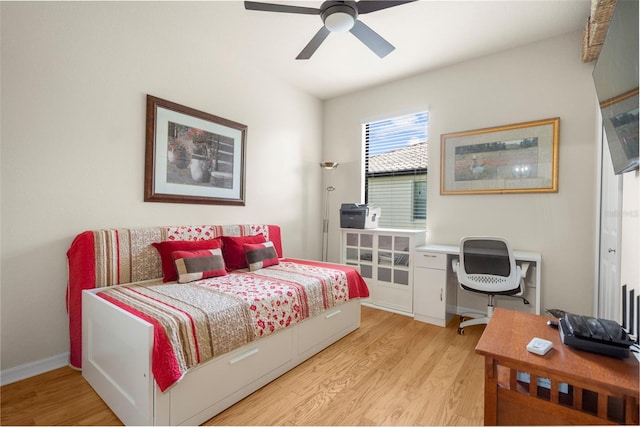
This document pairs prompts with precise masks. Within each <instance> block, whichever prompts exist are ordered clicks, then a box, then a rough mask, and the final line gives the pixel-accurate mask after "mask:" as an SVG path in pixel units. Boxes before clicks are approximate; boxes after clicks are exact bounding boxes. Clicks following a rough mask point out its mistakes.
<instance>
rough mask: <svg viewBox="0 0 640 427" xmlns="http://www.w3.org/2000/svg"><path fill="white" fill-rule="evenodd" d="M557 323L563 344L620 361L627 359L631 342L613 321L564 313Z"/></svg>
mask: <svg viewBox="0 0 640 427" xmlns="http://www.w3.org/2000/svg"><path fill="white" fill-rule="evenodd" d="M558 323H559V325H560V327H559V328H558V329H559V330H560V338H561V339H562V343H563V344H566V345H568V346H570V347H574V348H576V349H579V350H585V351H590V352H592V353H598V354H603V355H605V356H611V357H617V358H620V359H623V358H627V357H629V354H630V349H629V346H630V345H631V344H633V341H631V338H629V335H627V333H626V332H625V330H624V329H623V328H622V326H620V324H618V323H617V322H614V321H613V320H606V319H596V318H595V317H588V316H580V315H577V314H571V313H565V315H564V317H562V318H560V319H559V322H558Z"/></svg>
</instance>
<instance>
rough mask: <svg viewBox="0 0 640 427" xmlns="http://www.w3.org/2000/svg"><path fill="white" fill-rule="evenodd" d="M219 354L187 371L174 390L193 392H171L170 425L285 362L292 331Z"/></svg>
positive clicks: (181, 420)
mask: <svg viewBox="0 0 640 427" xmlns="http://www.w3.org/2000/svg"><path fill="white" fill-rule="evenodd" d="M267 338H269V339H266V340H264V339H263V340H257V341H254V342H253V343H249V344H247V345H244V346H243V347H241V348H239V349H237V350H234V351H232V352H230V353H229V354H226V355H222V356H220V357H219V358H217V359H214V360H212V361H210V362H208V363H206V364H204V365H202V366H200V367H198V368H196V369H193V370H191V371H189V374H188V375H186V376H185V377H184V379H183V380H181V381H180V382H178V383H177V384H176V385H175V386H174V388H180V387H185V388H188V389H189V390H197V392H195V393H194V392H190V393H173V390H174V389H171V390H172V393H171V395H172V397H171V415H170V417H171V424H172V425H177V424H181V423H182V422H184V421H185V420H186V419H188V418H189V417H191V416H193V415H194V414H197V413H198V412H200V411H203V410H205V409H207V408H208V407H209V406H211V405H212V404H214V403H216V402H218V401H219V400H221V399H223V398H225V397H227V396H229V395H230V394H232V393H234V392H235V391H237V390H239V389H241V388H242V387H245V386H246V385H247V384H249V383H251V382H253V381H255V380H257V379H259V378H261V377H262V376H264V375H266V374H268V373H269V372H271V371H273V370H274V369H276V368H278V367H280V366H282V365H284V364H285V363H287V362H289V361H290V360H291V359H292V357H293V332H292V331H291V330H288V329H285V330H282V331H279V332H277V333H275V334H272V335H268V336H267Z"/></svg>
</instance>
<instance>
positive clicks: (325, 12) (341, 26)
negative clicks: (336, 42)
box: [320, 0, 358, 32]
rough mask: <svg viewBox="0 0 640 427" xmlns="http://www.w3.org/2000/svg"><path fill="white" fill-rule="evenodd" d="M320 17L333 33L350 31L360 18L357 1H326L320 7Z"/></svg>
mask: <svg viewBox="0 0 640 427" xmlns="http://www.w3.org/2000/svg"><path fill="white" fill-rule="evenodd" d="M320 17H321V18H322V22H323V23H324V25H325V27H327V29H329V30H330V31H331V32H344V31H349V30H350V29H351V28H352V27H353V25H354V24H355V22H356V19H357V18H358V9H357V6H356V2H355V1H331V0H329V1H325V2H324V3H322V6H320Z"/></svg>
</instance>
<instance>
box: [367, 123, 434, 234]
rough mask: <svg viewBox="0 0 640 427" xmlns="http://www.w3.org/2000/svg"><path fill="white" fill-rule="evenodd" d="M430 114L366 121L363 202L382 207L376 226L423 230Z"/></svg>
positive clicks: (425, 210) (424, 223)
mask: <svg viewBox="0 0 640 427" xmlns="http://www.w3.org/2000/svg"><path fill="white" fill-rule="evenodd" d="M428 124H429V114H428V113H427V112H420V113H414V114H407V115H404V116H399V117H392V118H389V119H385V120H380V121H375V122H369V123H365V124H364V125H363V134H364V201H365V203H368V204H370V205H372V206H375V207H379V208H381V210H382V212H381V216H380V222H379V227H383V228H402V229H421V228H425V229H426V221H427V163H428V162H427V140H428Z"/></svg>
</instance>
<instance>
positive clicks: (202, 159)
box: [144, 95, 247, 206]
mask: <svg viewBox="0 0 640 427" xmlns="http://www.w3.org/2000/svg"><path fill="white" fill-rule="evenodd" d="M246 138H247V126H246V125H243V124H241V123H237V122H234V121H231V120H227V119H223V118H221V117H218V116H214V115H213V114H209V113H205V112H202V111H198V110H195V109H193V108H189V107H185V106H184V105H180V104H176V103H174V102H171V101H167V100H164V99H160V98H157V97H154V96H151V95H147V123H146V152H145V176H144V181H145V186H144V187H145V190H144V201H145V202H168V203H197V204H218V205H240V206H244V204H245V200H244V193H245V150H246Z"/></svg>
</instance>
